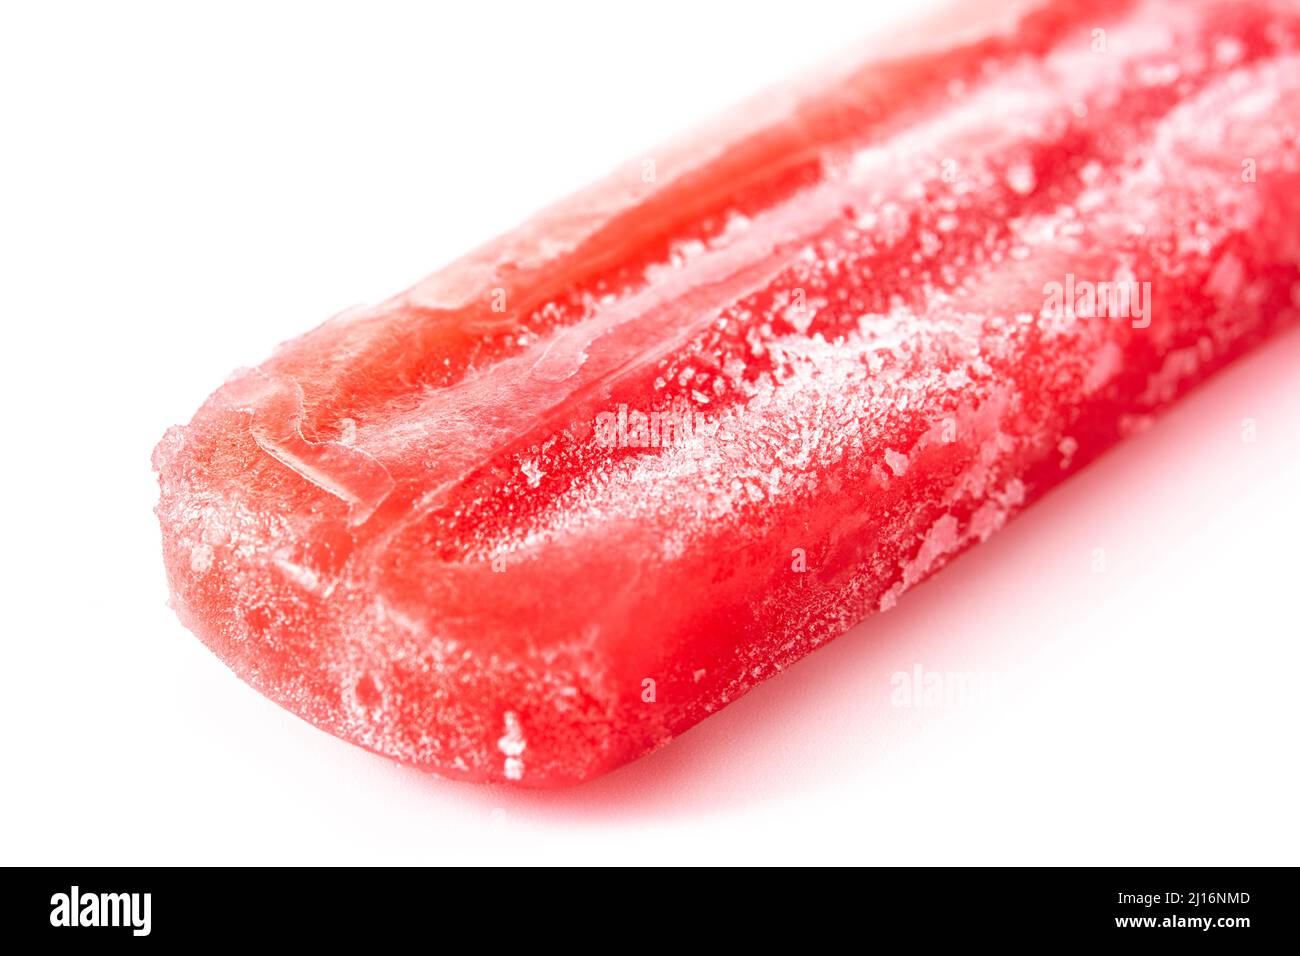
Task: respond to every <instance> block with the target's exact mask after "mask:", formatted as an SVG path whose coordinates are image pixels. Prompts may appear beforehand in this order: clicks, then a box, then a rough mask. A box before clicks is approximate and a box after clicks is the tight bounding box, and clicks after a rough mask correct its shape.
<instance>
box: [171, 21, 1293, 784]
mask: <svg viewBox="0 0 1300 956" xmlns="http://www.w3.org/2000/svg"><path fill="white" fill-rule="evenodd" d="M965 9H966V11H967V12H968V13H969V12H970V11H971V10H974V12H975V14H976V15H974V16H968V17H965V18H961V19H955V20H954V21H953V24H952V25H951V26H950V27H948V28H946V29H945V30H944V31H943V33H941V34H939V33H931V32H925V31H922V32H920V33H916V34H913V35H911V36H909V37H905V38H903V39H901V40H900V41H899V42H898V43H897V44H894V45H890V46H887V47H885V48H884V51H883V52H881V53H877V54H870V55H863V56H862V57H861V58H859V59H858V60H856V61H854V62H853V63H852V64H849V65H845V66H840V67H836V68H832V69H828V70H827V71H825V72H823V73H822V74H820V75H818V76H817V77H814V78H812V79H809V80H805V81H802V82H800V83H797V84H793V85H791V86H787V87H785V88H781V89H778V90H776V91H774V92H772V93H769V94H767V95H766V96H763V97H760V98H758V99H756V100H755V101H754V102H752V103H750V104H748V105H747V106H746V107H744V108H742V109H740V110H738V111H737V112H736V113H734V114H732V115H731V116H729V117H727V118H724V119H723V120H722V121H720V122H719V123H718V124H717V125H716V126H715V127H713V128H711V129H710V130H707V131H705V132H704V133H702V134H699V135H697V136H694V137H691V138H689V139H688V140H686V141H684V142H683V143H681V144H679V145H677V146H674V147H671V148H667V149H664V150H660V151H656V152H653V153H650V154H647V156H646V157H644V158H640V159H638V160H636V161H635V162H633V163H631V164H629V166H628V167H626V168H625V169H622V170H619V171H617V172H615V173H614V174H612V175H611V176H610V177H609V178H608V179H606V180H605V181H603V182H600V183H598V184H596V185H594V186H592V187H591V188H589V189H587V190H585V191H583V192H580V193H578V194H577V195H575V196H573V197H571V198H569V199H567V200H564V201H562V202H560V203H559V204H557V205H555V206H553V207H551V208H549V209H547V210H545V211H544V212H542V213H541V214H540V215H538V216H537V217H536V218H534V219H533V220H531V221H530V222H528V223H526V224H525V225H523V226H521V227H520V228H518V229H517V230H515V231H513V232H511V233H509V234H507V235H505V236H503V237H501V238H500V239H498V240H497V241H495V242H493V243H490V244H489V245H487V246H486V247H484V248H481V249H479V250H477V251H475V252H472V253H470V254H469V255H467V256H465V257H464V258H462V259H460V260H458V261H456V262H454V263H452V264H451V265H449V266H447V267H446V268H444V269H442V270H440V271H438V272H436V273H435V274H433V275H432V276H430V277H429V278H427V279H425V280H423V281H422V282H420V283H418V284H417V285H415V286H414V287H413V288H411V289H409V290H408V291H406V292H404V293H402V294H400V295H398V296H396V297H395V298H393V299H391V300H389V301H387V302H384V303H382V304H380V305H378V306H375V307H373V308H366V309H360V310H354V311H351V312H349V313H345V314H343V315H340V316H338V317H336V318H334V319H332V320H330V321H329V322H327V323H325V324H324V325H322V326H320V327H319V328H317V329H315V330H314V331H311V332H309V333H307V334H306V335H303V336H302V337H300V338H298V339H295V340H293V341H291V342H288V343H286V344H284V345H282V346H281V347H280V348H279V349H278V350H277V351H276V352H275V353H274V355H272V357H271V358H269V359H268V360H266V361H265V362H263V363H262V364H261V365H260V366H258V367H256V368H253V369H246V370H242V371H240V372H237V373H236V374H235V375H234V376H232V377H231V378H230V379H229V380H228V381H227V382H226V383H225V384H224V385H223V386H222V387H221V388H220V389H218V390H217V391H216V392H215V393H214V394H213V395H212V397H211V398H210V399H209V400H208V401H207V402H206V404H204V406H203V407H202V408H201V409H200V410H199V411H198V413H197V414H196V415H195V416H194V418H193V420H192V421H191V422H190V423H189V424H188V425H186V426H183V427H177V428H173V429H171V430H170V431H169V432H168V433H167V435H166V436H165V437H164V439H163V440H162V442H161V444H160V445H159V446H158V449H157V451H156V453H155V466H156V469H157V471H158V473H159V480H160V483H161V488H162V495H161V501H160V503H159V506H158V509H157V512H158V517H159V520H160V522H161V525H162V534H163V550H164V555H165V560H166V566H167V572H168V575H169V580H170V583H171V588H172V595H173V604H174V606H175V608H176V611H177V613H178V614H179V615H180V618H181V620H182V621H183V622H184V623H185V625H186V626H188V627H189V628H190V629H191V630H193V631H194V632H195V633H196V634H197V635H198V636H199V637H200V638H201V639H202V640H203V641H204V642H205V643H206V644H207V645H208V646H209V647H210V648H211V649H212V650H213V651H215V652H216V653H217V655H219V656H220V658H221V659H222V660H224V661H225V662H226V663H227V664H228V665H229V666H230V667H231V668H232V669H233V670H234V671H235V672H236V673H237V674H238V675H239V676H241V677H242V678H243V679H244V680H246V681H248V682H249V683H250V684H252V685H253V686H254V687H256V688H257V689H258V690H259V691H261V692H262V693H264V694H265V695H267V696H268V697H270V698H271V699H272V700H274V701H276V702H278V703H280V704H281V705H283V706H284V707H286V708H287V709H289V710H290V711H292V712H293V713H295V714H298V715H299V716H301V717H303V718H304V719H306V720H308V721H310V722H311V723H313V724H315V725H317V726H319V727H321V728H323V729H325V730H327V731H329V732H331V733H333V734H336V735H337V736H339V737H341V738H343V739H345V740H349V741H352V742H354V743H356V744H359V745H361V746H363V747H367V748H369V749H371V750H373V751H375V752H377V753H380V754H383V755H385V756H388V757H391V758H394V759H396V760H399V761H403V762H406V763H410V764H414V765H416V766H419V767H422V768H427V769H430V770H435V771H438V772H440V773H444V774H448V775H452V776H457V777H462V778H465V779H469V780H477V781H508V782H512V783H516V784H519V785H523V786H532V787H548V786H558V785H565V784H571V783H575V782H578V781H583V780H586V779H589V778H591V777H594V776H596V775H598V774H600V773H602V772H605V771H608V770H610V769H612V768H614V767H617V766H619V765H620V764H623V763H625V762H627V761H629V760H632V759H634V758H636V757H638V756H640V755H643V754H646V753H648V752H650V751H652V750H654V749H655V748H657V747H659V746H661V745H663V744H664V743H666V742H668V741H670V740H671V739H672V738H673V737H674V736H676V735H678V734H680V733H682V732H683V731H685V730H686V729H688V728H689V727H691V726H692V725H693V724H695V723H697V722H699V721H701V720H703V719H704V718H705V717H707V716H708V715H709V714H711V713H713V712H715V711H717V710H718V709H719V708H722V707H724V706H726V705H727V704H728V703H729V702H731V701H734V700H736V699H737V698H738V697H740V696H741V695H743V694H744V693H746V692H747V691H748V690H749V689H751V688H752V687H753V686H755V685H756V684H757V683H758V682H760V681H762V680H765V679H766V678H768V677H771V676H773V675H775V674H777V673H779V672H780V671H781V670H782V669H784V668H785V667H788V666H789V665H791V664H793V663H794V662H795V661H797V660H798V659H799V658H801V657H803V656H804V655H805V654H808V653H809V652H810V651H812V650H815V649H816V648H817V647H819V646H821V645H822V644H824V643H826V642H827V641H829V640H831V639H832V638H834V637H836V636H838V635H839V634H841V633H843V632H844V631H845V630H847V629H848V628H849V627H851V626H853V625H854V624H856V623H857V622H859V621H861V620H862V619H864V618H865V617H867V616H869V615H871V614H873V613H875V612H877V611H884V610H888V609H889V608H890V607H892V606H893V605H894V604H895V602H897V601H898V600H899V598H900V597H901V596H902V595H903V594H904V592H906V591H907V590H908V589H910V588H911V587H913V586H914V585H916V584H917V583H919V582H920V581H922V580H923V579H925V578H926V577H927V576H928V575H930V574H932V573H934V572H935V571H936V570H938V569H939V568H940V567H942V566H943V565H944V564H946V563H947V562H948V561H950V560H951V559H952V558H953V557H954V556H955V555H957V554H958V553H959V552H961V551H962V550H964V549H965V548H967V547H969V546H970V545H972V544H974V543H976V542H979V541H982V540H984V539H985V538H987V537H988V536H989V535H991V534H993V533H994V532H995V531H997V530H998V529H999V528H1000V527H1002V525H1003V524H1004V523H1005V522H1006V521H1007V520H1008V518H1010V517H1011V516H1013V515H1014V514H1015V513H1017V512H1018V511H1019V510H1020V509H1022V508H1024V507H1025V506H1026V505H1028V504H1029V503H1030V502H1032V501H1033V500H1035V499H1036V498H1037V497H1039V496H1040V495H1042V494H1043V493H1044V492H1045V491H1047V490H1048V489H1049V488H1051V487H1052V486H1054V485H1055V484H1057V483H1058V482H1060V481H1061V480H1063V479H1064V478H1066V477H1067V476H1068V475H1070V474H1071V473H1073V472H1074V471H1076V470H1078V469H1079V468H1080V467H1082V466H1083V465H1085V464H1086V463H1087V462H1089V461H1090V460H1092V459H1093V458H1094V457H1096V456H1097V455H1098V454H1099V453H1100V452H1102V451H1104V450H1105V449H1106V448H1107V447H1109V446H1111V445H1112V444H1114V443H1115V442H1116V441H1118V440H1119V439H1121V438H1123V437H1125V436H1126V435H1129V434H1131V433H1133V432H1136V431H1139V430H1141V429H1142V428H1144V427H1145V426H1146V425H1147V424H1148V423H1149V422H1150V421H1151V418H1152V416H1153V415H1154V414H1155V413H1157V412H1159V411H1160V410H1161V409H1162V408H1163V407H1165V406H1166V405H1168V404H1169V403H1170V402H1171V401H1173V400H1175V399H1176V398H1177V397H1179V396H1180V395H1181V394H1183V393H1184V392H1185V391H1186V390H1187V389H1188V388H1190V387H1192V386H1193V385H1195V384H1196V383H1197V382H1199V381H1201V380H1202V379H1204V378H1205V377H1206V376H1207V375H1209V374H1210V373H1211V372H1213V371H1214V370H1215V369H1217V368H1219V367H1221V366H1223V365H1224V364H1225V363H1227V362H1230V361H1231V360H1232V359H1233V358H1235V357H1236V356H1238V355H1240V354H1241V353H1243V352H1244V351H1245V350H1247V349H1248V348H1250V347H1251V346H1253V345H1255V344H1256V343H1258V342H1260V341H1262V340H1263V339H1264V338H1265V337H1266V336H1268V335H1269V334H1270V333H1271V332H1273V331H1274V330H1275V329H1277V328H1279V327H1280V326H1282V325H1284V324H1285V323H1288V322H1292V321H1294V320H1295V319H1296V317H1297V311H1298V309H1300V271H1298V265H1300V148H1298V146H1297V134H1298V130H1300V13H1298V12H1297V11H1296V9H1295V8H1294V5H1293V4H1290V3H1283V2H1275V3H1271V2H1204V0H1197V2H1179V3H1159V2H1102V3H1097V4H1092V5H1086V4H1078V3H1073V2H1057V0H1049V2H1040V3H1028V4H1020V5H1018V6H1014V7H1007V6H1005V5H997V9H996V10H995V11H994V12H993V13H991V14H990V15H989V16H982V13H983V8H971V7H967V8H965ZM863 639H869V638H868V637H866V636H864V637H863Z"/></svg>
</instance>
